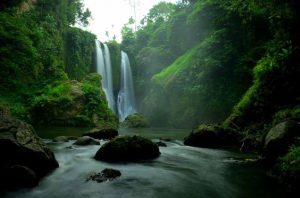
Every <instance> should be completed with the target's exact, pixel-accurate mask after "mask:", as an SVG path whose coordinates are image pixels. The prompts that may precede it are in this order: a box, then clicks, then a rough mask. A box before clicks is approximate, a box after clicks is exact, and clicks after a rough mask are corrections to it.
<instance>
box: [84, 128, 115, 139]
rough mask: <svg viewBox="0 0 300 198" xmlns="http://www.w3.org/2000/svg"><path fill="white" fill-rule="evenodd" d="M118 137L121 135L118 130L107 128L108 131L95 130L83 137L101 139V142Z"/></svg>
mask: <svg viewBox="0 0 300 198" xmlns="http://www.w3.org/2000/svg"><path fill="white" fill-rule="evenodd" d="M118 135H119V133H118V130H116V129H113V128H107V129H102V128H94V129H92V130H90V131H87V132H85V133H84V134H83V136H89V137H92V138H95V139H99V140H101V139H103V140H110V139H112V138H114V137H116V136H118Z"/></svg>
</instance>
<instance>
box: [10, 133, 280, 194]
mask: <svg viewBox="0 0 300 198" xmlns="http://www.w3.org/2000/svg"><path fill="white" fill-rule="evenodd" d="M60 130H61V131H64V133H63V134H65V135H76V134H77V135H80V134H81V133H82V131H85V130H83V129H74V131H73V130H72V129H70V128H67V129H66V128H64V129H63V128H60ZM58 131H59V130H58V128H52V129H46V128H45V129H38V133H39V134H40V136H42V137H44V138H46V137H48V138H49V137H53V136H52V135H53V134H55V135H61V134H59V132H58ZM188 132H189V130H167V129H164V130H161V129H143V130H129V129H126V130H125V129H124V130H120V134H121V135H122V134H131V135H132V134H141V135H143V136H146V137H149V138H152V139H154V140H157V138H158V137H170V138H173V139H177V140H173V141H169V142H166V143H167V147H160V152H161V155H160V157H159V158H157V159H155V160H152V161H142V162H138V163H119V164H111V163H104V162H99V161H95V160H94V159H93V156H94V154H95V153H96V151H97V150H98V149H99V147H100V146H86V147H77V146H72V148H70V147H69V146H71V145H72V143H73V142H68V143H52V141H50V140H45V141H46V142H47V143H48V145H49V147H51V148H52V150H53V151H54V153H55V156H56V158H57V160H58V162H59V164H60V167H59V168H58V169H56V170H55V171H54V172H53V173H51V174H50V175H49V176H47V177H45V178H44V179H43V180H42V181H41V182H40V185H39V186H37V187H35V188H33V189H29V190H27V189H25V190H21V191H18V192H14V193H10V194H8V195H7V197H8V198H13V197H20V198H100V197H103V198H119V197H124V198H127V197H128V198H140V197H142V198H198V197H199V198H218V197H220V198H236V197H237V198H239V197H241V198H253V197H254V198H259V197H261V198H266V197H270V198H271V197H272V198H274V197H275V198H276V197H284V194H283V193H282V192H281V190H280V188H278V186H276V184H275V183H273V182H272V181H271V180H269V179H268V178H267V177H266V175H265V172H264V170H263V169H262V168H261V167H260V166H259V165H258V164H257V163H255V162H249V163H245V162H243V161H238V160H234V159H236V158H238V159H240V158H245V157H246V156H245V155H242V154H238V153H234V152H229V151H223V150H214V149H204V148H193V147H188V146H184V145H183V144H182V141H181V140H182V138H183V136H185V135H186V134H187V133H188ZM42 133H44V134H42ZM48 133H49V134H50V135H49V134H48ZM103 143H104V142H101V144H103ZM104 168H114V169H118V170H120V171H121V173H122V176H121V177H120V178H118V179H116V180H114V181H110V182H104V183H96V182H93V181H88V182H87V181H86V178H87V177H88V175H90V174H91V173H94V172H100V171H101V170H102V169H104Z"/></svg>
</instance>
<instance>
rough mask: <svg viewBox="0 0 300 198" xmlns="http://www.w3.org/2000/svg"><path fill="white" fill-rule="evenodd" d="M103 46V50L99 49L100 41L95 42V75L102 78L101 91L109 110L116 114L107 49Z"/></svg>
mask: <svg viewBox="0 0 300 198" xmlns="http://www.w3.org/2000/svg"><path fill="white" fill-rule="evenodd" d="M103 45H104V50H103V49H102V47H101V43H100V41H98V40H96V57H97V58H96V64H97V73H98V74H100V75H101V77H102V80H101V84H102V89H103V91H104V93H105V96H106V99H107V101H108V106H109V108H110V109H112V110H113V111H114V112H117V111H116V102H115V98H114V94H113V81H112V70H111V61H110V54H109V49H108V47H107V45H106V44H103Z"/></svg>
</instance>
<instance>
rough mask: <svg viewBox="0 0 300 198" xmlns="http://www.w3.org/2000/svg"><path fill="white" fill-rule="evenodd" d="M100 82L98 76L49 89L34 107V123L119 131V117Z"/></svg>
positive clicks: (36, 99)
mask: <svg viewBox="0 0 300 198" xmlns="http://www.w3.org/2000/svg"><path fill="white" fill-rule="evenodd" d="M100 80H101V78H100V76H99V75H98V74H90V75H88V76H87V77H86V78H85V79H84V80H83V81H82V82H78V81H75V80H72V81H65V82H62V83H59V84H57V85H53V86H49V87H48V88H47V89H45V90H44V93H43V94H41V95H40V96H38V97H36V98H35V100H34V101H33V103H32V107H31V118H32V122H33V123H34V124H35V125H43V126H45V125H56V126H111V127H112V126H113V127H116V126H117V125H118V124H117V117H116V115H115V114H114V113H113V112H112V111H111V110H110V109H109V108H108V105H107V101H106V98H105V95H104V93H103V91H102V90H101V88H100Z"/></svg>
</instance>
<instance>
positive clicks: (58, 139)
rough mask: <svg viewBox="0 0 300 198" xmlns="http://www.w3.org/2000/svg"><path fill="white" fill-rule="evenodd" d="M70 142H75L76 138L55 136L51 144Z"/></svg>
mask: <svg viewBox="0 0 300 198" xmlns="http://www.w3.org/2000/svg"><path fill="white" fill-rule="evenodd" d="M70 140H77V137H73V136H57V137H55V138H54V139H53V142H68V141H70Z"/></svg>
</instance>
